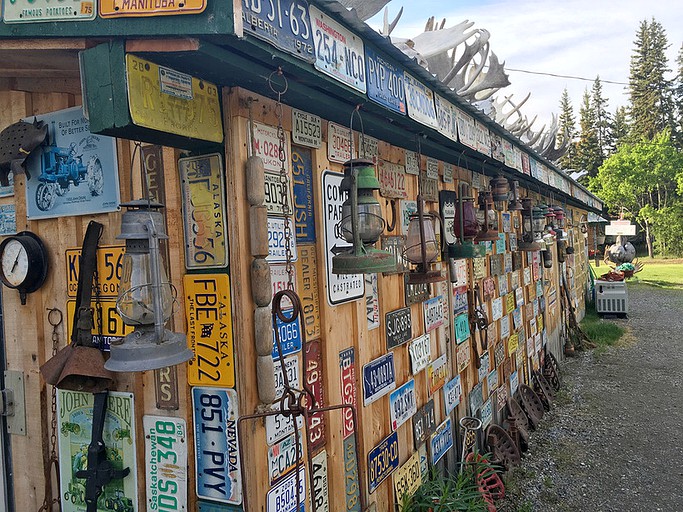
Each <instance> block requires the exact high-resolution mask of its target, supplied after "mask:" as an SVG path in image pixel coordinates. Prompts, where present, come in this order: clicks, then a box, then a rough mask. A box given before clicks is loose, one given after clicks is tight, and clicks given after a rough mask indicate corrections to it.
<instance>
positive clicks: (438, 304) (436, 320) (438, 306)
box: [422, 295, 444, 332]
mask: <svg viewBox="0 0 683 512" xmlns="http://www.w3.org/2000/svg"><path fill="white" fill-rule="evenodd" d="M422 307H423V310H424V326H425V332H431V331H433V330H434V329H436V328H438V327H441V326H442V325H443V324H444V318H443V296H442V295H439V296H437V297H432V298H431V299H429V300H426V301H424V302H423V303H422Z"/></svg>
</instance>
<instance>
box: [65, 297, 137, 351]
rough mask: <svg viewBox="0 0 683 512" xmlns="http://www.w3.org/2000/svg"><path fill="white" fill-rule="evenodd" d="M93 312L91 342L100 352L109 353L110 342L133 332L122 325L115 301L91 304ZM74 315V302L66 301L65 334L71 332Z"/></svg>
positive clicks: (131, 328)
mask: <svg viewBox="0 0 683 512" xmlns="http://www.w3.org/2000/svg"><path fill="white" fill-rule="evenodd" d="M90 307H91V308H92V311H93V327H92V330H91V332H92V342H93V343H94V344H95V346H96V347H98V348H99V349H100V350H104V351H105V352H107V351H109V349H110V346H111V342H112V341H114V340H116V339H118V338H122V337H124V336H125V335H126V334H130V333H131V332H133V327H132V326H130V325H126V324H124V323H123V319H122V318H121V315H119V312H118V310H117V309H116V301H115V300H101V301H99V302H95V301H93V302H91V303H90ZM75 313H76V301H75V300H67V301H66V332H67V333H69V334H70V333H71V332H72V331H73V319H74V315H75Z"/></svg>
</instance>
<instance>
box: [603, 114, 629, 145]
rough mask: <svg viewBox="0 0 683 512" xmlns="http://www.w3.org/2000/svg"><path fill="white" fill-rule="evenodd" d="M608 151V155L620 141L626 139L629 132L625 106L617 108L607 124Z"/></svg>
mask: <svg viewBox="0 0 683 512" xmlns="http://www.w3.org/2000/svg"><path fill="white" fill-rule="evenodd" d="M609 131H610V136H609V141H610V145H609V151H608V153H609V154H608V156H609V155H612V154H614V153H616V152H617V150H618V149H619V146H620V145H621V143H622V142H624V141H625V140H626V138H627V137H628V132H629V123H628V117H627V114H626V107H619V108H617V110H616V112H615V113H614V117H613V119H612V122H611V123H610V126H609Z"/></svg>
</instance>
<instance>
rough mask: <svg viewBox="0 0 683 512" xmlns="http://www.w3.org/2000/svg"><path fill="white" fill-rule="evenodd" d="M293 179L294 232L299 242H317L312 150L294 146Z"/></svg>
mask: <svg viewBox="0 0 683 512" xmlns="http://www.w3.org/2000/svg"><path fill="white" fill-rule="evenodd" d="M292 181H293V182H294V232H295V233H296V241H297V242H310V243H314V242H315V210H314V209H313V208H314V203H313V161H312V160H311V150H310V149H305V148H300V147H297V146H294V147H292Z"/></svg>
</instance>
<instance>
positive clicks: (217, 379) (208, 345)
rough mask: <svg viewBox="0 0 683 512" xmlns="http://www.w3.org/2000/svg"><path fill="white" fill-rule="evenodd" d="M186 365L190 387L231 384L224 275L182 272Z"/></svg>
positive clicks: (227, 287) (231, 352) (229, 319)
mask: <svg viewBox="0 0 683 512" xmlns="http://www.w3.org/2000/svg"><path fill="white" fill-rule="evenodd" d="M183 285H184V289H185V315H186V318H187V326H188V328H187V342H188V345H189V347H190V349H191V350H192V351H193V352H194V357H193V358H192V360H191V361H190V362H189V363H188V366H187V381H188V383H189V384H190V385H191V386H207V385H208V386H227V387H231V386H234V385H235V354H234V350H233V339H232V313H231V308H230V281H229V278H228V275H227V274H186V275H185V278H184V281H183Z"/></svg>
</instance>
